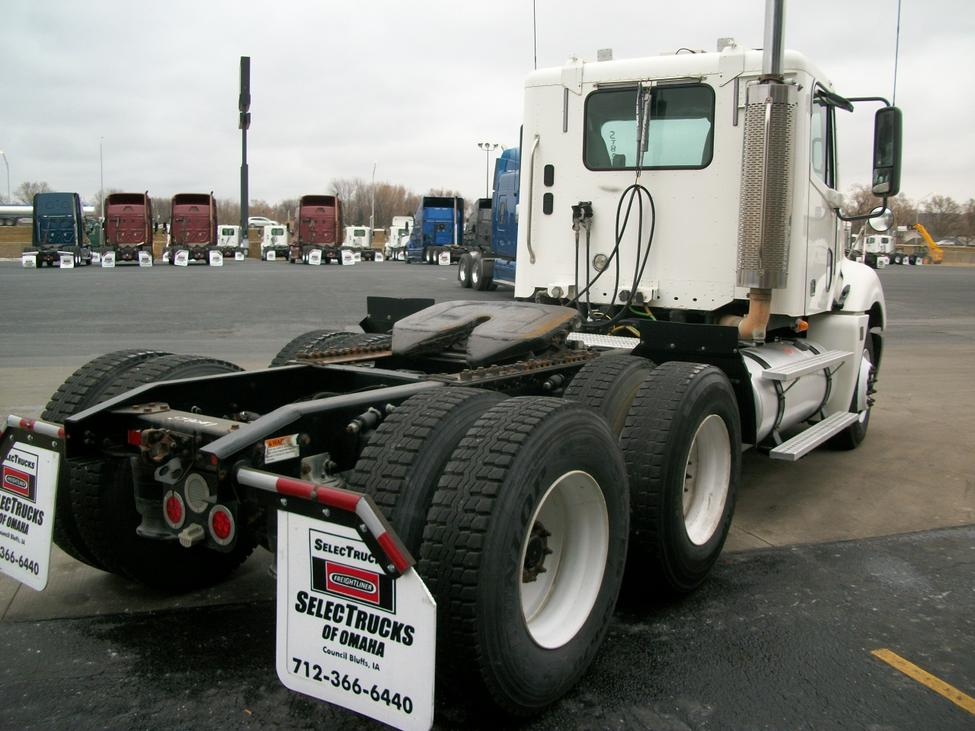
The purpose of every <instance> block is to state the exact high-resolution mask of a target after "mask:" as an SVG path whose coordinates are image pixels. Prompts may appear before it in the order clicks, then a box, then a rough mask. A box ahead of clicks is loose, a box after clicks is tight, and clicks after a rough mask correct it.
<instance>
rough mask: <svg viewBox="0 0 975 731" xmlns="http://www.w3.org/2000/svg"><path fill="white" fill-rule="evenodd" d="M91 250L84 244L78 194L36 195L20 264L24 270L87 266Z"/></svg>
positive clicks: (90, 257)
mask: <svg viewBox="0 0 975 731" xmlns="http://www.w3.org/2000/svg"><path fill="white" fill-rule="evenodd" d="M91 261H92V252H91V247H90V246H89V245H88V243H87V242H86V241H85V233H84V218H83V216H82V209H81V196H79V195H78V194H77V193H37V194H35V195H34V202H33V224H32V229H31V246H30V248H28V249H25V250H24V252H23V255H22V257H21V262H22V263H23V265H24V266H25V267H40V266H43V265H45V264H47V265H48V266H64V267H71V266H75V265H86V266H87V265H89V264H91Z"/></svg>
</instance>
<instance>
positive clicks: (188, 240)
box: [164, 191, 222, 264]
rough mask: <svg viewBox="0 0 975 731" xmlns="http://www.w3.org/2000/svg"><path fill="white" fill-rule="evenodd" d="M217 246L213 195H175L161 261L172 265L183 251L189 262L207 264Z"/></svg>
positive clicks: (211, 193)
mask: <svg viewBox="0 0 975 731" xmlns="http://www.w3.org/2000/svg"><path fill="white" fill-rule="evenodd" d="M216 245H217V202H216V199H215V198H214V197H213V192H212V191H211V192H210V193H177V194H176V195H174V196H173V199H172V214H171V219H170V224H169V243H168V244H167V247H166V253H165V255H164V258H165V259H166V260H167V261H168V262H169V263H170V264H175V263H176V259H177V255H178V254H179V252H181V251H184V252H186V257H187V261H188V262H192V261H196V262H203V263H207V264H209V263H210V261H211V257H210V252H211V251H217V249H216ZM221 263H222V258H221Z"/></svg>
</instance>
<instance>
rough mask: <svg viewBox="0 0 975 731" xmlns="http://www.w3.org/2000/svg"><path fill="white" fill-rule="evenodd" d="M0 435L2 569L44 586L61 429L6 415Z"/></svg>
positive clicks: (39, 588) (31, 584)
mask: <svg viewBox="0 0 975 731" xmlns="http://www.w3.org/2000/svg"><path fill="white" fill-rule="evenodd" d="M2 429H3V431H2V432H0V434H2V437H3V438H2V440H0V470H2V477H0V572H2V573H4V574H7V575H8V576H10V577H11V578H14V579H16V580H17V581H19V582H21V583H23V584H26V585H27V586H29V587H30V588H32V589H36V590H37V591H43V590H44V588H45V587H46V586H47V577H48V570H49V568H50V565H51V546H52V545H53V543H52V540H51V536H52V529H53V526H54V499H55V495H56V494H57V487H58V474H59V468H60V466H61V456H62V454H63V453H64V449H63V447H64V441H63V438H64V431H63V430H62V429H61V427H59V426H57V425H55V424H47V423H45V422H41V421H31V420H30V419H21V418H20V417H18V416H9V417H7V421H6V423H5V424H3V425H2Z"/></svg>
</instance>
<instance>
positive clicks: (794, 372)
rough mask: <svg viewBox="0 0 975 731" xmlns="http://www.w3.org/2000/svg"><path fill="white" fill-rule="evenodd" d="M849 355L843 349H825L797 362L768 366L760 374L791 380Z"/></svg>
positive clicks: (827, 366) (772, 378)
mask: <svg viewBox="0 0 975 731" xmlns="http://www.w3.org/2000/svg"><path fill="white" fill-rule="evenodd" d="M851 355H852V353H848V352H846V351H843V350H827V351H826V352H825V353H820V354H819V355H815V356H813V357H812V358H807V359H806V360H801V361H798V362H797V363H792V364H790V365H784V366H778V367H776V368H768V369H766V370H764V371H762V375H763V376H765V377H766V378H768V379H769V380H772V381H791V380H793V379H795V378H799V376H805V375H806V374H808V373H815V372H816V371H821V370H823V369H824V368H829V367H830V366H832V365H836V364H837V363H840V362H842V361H844V360H846V359H847V358H849V357H850V356H851Z"/></svg>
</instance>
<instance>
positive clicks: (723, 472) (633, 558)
mask: <svg viewBox="0 0 975 731" xmlns="http://www.w3.org/2000/svg"><path fill="white" fill-rule="evenodd" d="M620 446H621V447H622V449H623V457H624V459H625V461H626V470H627V475H628V477H629V480H630V502H631V504H632V506H633V514H632V516H631V520H632V534H631V548H630V564H631V566H630V571H631V573H633V574H635V575H634V576H633V579H634V580H636V581H639V582H640V584H641V585H642V586H646V587H652V588H657V589H658V590H660V591H662V592H663V593H666V594H684V593H687V592H690V591H692V590H694V589H695V588H697V587H698V586H699V585H700V584H701V582H703V581H704V579H705V577H706V576H707V574H708V572H709V571H710V570H711V567H712V566H713V565H714V562H715V561H716V560H717V558H718V555H719V554H720V553H721V548H722V546H724V542H725V538H726V537H727V535H728V529H729V528H730V526H731V517H732V514H733V512H734V504H735V496H736V494H737V491H738V485H739V483H740V481H741V425H740V418H739V414H738V405H737V402H736V401H735V395H734V392H733V391H732V388H731V384H730V383H729V382H728V378H727V376H725V375H724V373H722V372H721V371H720V370H718V369H717V368H715V367H713V366H707V365H702V364H699V363H683V362H679V361H670V362H668V363H664V364H663V365H659V366H657V367H656V368H654V369H653V370H652V371H650V373H649V375H648V376H647V378H646V380H645V381H644V382H643V385H641V386H640V390H639V391H638V392H637V394H636V397H635V398H634V400H633V405H632V406H631V407H630V413H629V414H628V415H627V418H626V425H625V426H624V427H623V432H622V434H621V435H620ZM630 583H632V582H630Z"/></svg>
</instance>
